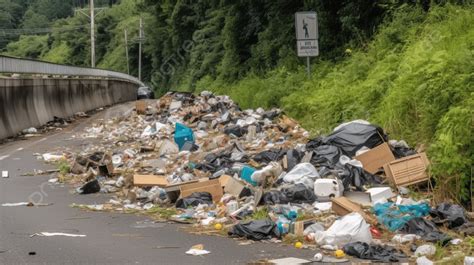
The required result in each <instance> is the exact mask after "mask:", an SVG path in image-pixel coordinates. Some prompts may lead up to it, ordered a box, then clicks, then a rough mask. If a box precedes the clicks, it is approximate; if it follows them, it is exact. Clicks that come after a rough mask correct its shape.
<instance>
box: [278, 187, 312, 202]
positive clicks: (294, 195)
mask: <svg viewBox="0 0 474 265" xmlns="http://www.w3.org/2000/svg"><path fill="white" fill-rule="evenodd" d="M281 191H282V193H283V195H284V196H285V197H286V198H288V202H292V203H313V202H315V201H316V195H314V191H313V190H312V189H308V188H307V187H306V186H305V185H304V184H302V183H298V184H295V185H292V186H291V187H288V188H283V189H282V190H281Z"/></svg>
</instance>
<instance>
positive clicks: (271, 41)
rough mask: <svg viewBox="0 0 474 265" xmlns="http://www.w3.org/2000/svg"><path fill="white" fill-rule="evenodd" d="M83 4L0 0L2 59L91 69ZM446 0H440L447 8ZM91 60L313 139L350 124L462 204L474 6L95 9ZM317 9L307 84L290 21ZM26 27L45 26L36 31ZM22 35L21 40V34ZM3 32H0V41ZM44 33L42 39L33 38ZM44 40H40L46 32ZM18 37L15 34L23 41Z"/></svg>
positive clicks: (158, 2)
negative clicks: (315, 52) (368, 125)
mask: <svg viewBox="0 0 474 265" xmlns="http://www.w3.org/2000/svg"><path fill="white" fill-rule="evenodd" d="M87 2H88V1H86V0H76V1H59V0H0V28H3V29H10V31H5V30H4V31H3V32H4V33H5V32H6V33H8V34H6V35H5V34H4V38H3V39H2V42H0V49H3V52H4V53H5V54H9V55H14V56H19V57H30V58H38V59H43V60H48V61H53V62H58V63H67V64H73V65H83V66H88V65H89V64H90V59H89V58H90V48H89V47H90V44H89V41H90V39H89V38H90V37H89V24H88V18H86V17H85V16H83V15H80V14H74V12H73V8H79V7H87ZM448 2H449V3H448ZM96 3H97V5H98V6H108V7H109V8H108V9H107V10H105V11H104V12H102V13H101V14H100V15H98V16H97V18H96V22H97V42H96V46H97V47H96V52H97V62H98V66H99V67H102V68H108V69H114V70H118V71H122V72H126V70H127V61H126V59H125V49H126V47H125V44H124V30H125V29H126V30H128V36H129V46H128V47H127V48H128V51H129V54H130V60H129V63H130V71H131V74H133V75H137V66H138V24H139V18H140V17H142V18H143V20H144V25H145V42H144V54H143V58H144V59H143V68H144V69H143V76H144V79H145V81H148V82H149V83H150V84H152V85H153V86H154V88H155V89H156V90H157V91H158V92H159V93H163V92H166V91H168V90H176V89H179V90H188V91H200V90H203V89H211V90H214V91H216V92H218V93H223V94H229V95H231V96H232V97H233V98H234V99H235V100H237V101H238V102H239V103H240V104H241V105H242V106H243V107H257V106H263V107H273V106H280V107H282V108H284V109H285V111H287V112H288V113H289V114H290V115H291V116H293V117H295V118H297V119H299V120H301V121H302V122H303V124H304V125H305V127H306V128H309V129H311V130H312V132H313V133H314V134H318V133H326V132H329V130H330V129H331V128H332V127H333V126H335V125H337V124H339V123H341V122H344V121H348V120H351V119H356V118H363V119H367V120H369V121H371V122H374V123H377V124H379V125H381V126H383V127H384V128H386V129H387V131H388V132H389V133H390V134H391V137H392V138H399V139H405V140H407V141H408V142H409V143H410V144H412V145H415V144H418V145H424V146H425V147H426V148H427V150H428V152H429V156H430V158H431V160H432V174H433V175H434V176H435V181H436V182H437V183H438V184H440V185H437V187H438V188H442V189H443V190H442V191H443V192H440V193H438V194H443V195H447V196H449V197H451V198H455V199H458V200H464V201H466V200H467V199H468V198H469V196H470V194H469V190H468V189H469V186H468V184H469V180H470V178H471V169H470V168H471V165H472V160H473V146H472V135H471V131H472V109H473V105H474V98H473V89H472V83H473V81H474V80H473V75H474V60H473V59H474V58H473V53H472V51H473V48H474V47H473V46H474V28H473V27H472V25H473V23H474V16H473V15H472V14H474V12H473V11H474V8H473V6H472V4H469V3H466V2H465V1H463V0H458V1H448V0H433V1H430V0H403V1H392V0H378V1H363V0H356V1H354V0H352V1H349V0H343V1H333V0H292V1H289V0H262V1H251V0H241V1H227V0H219V1H218V0H195V1H191V0H122V1H105V0H103V1H99V0H96ZM305 10H315V11H317V13H318V22H319V35H320V39H319V46H320V56H319V57H318V58H313V59H312V72H311V76H310V77H309V78H308V77H307V76H306V72H305V68H304V60H303V58H298V57H297V56H296V52H295V33H294V25H293V23H294V13H295V12H297V11H305ZM33 28H46V29H47V30H46V31H45V32H43V31H41V32H39V31H38V30H37V29H33ZM28 30H29V31H28ZM0 33H1V32H0ZM38 33H41V34H38ZM45 33H46V34H45ZM20 35H21V36H20Z"/></svg>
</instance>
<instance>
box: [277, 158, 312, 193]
mask: <svg viewBox="0 0 474 265" xmlns="http://www.w3.org/2000/svg"><path fill="white" fill-rule="evenodd" d="M317 178H320V176H319V173H318V171H317V170H316V168H315V167H314V166H313V165H311V164H310V163H300V164H298V165H296V166H295V167H294V168H293V169H292V170H291V171H290V172H288V173H287V174H286V175H285V176H284V177H283V181H285V182H287V183H293V184H297V183H303V184H304V185H305V186H306V187H308V188H309V189H313V187H314V181H315V180H316V179H317Z"/></svg>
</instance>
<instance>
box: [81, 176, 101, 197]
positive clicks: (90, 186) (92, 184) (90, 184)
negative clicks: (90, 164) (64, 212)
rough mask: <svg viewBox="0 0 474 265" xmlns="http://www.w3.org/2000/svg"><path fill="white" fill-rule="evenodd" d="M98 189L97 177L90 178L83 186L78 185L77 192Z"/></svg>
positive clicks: (88, 192)
mask: <svg viewBox="0 0 474 265" xmlns="http://www.w3.org/2000/svg"><path fill="white" fill-rule="evenodd" d="M99 191H100V184H99V181H98V180H97V179H94V180H91V181H89V182H87V183H86V184H84V186H82V187H80V188H79V189H77V192H78V193H79V194H91V193H97V192H99Z"/></svg>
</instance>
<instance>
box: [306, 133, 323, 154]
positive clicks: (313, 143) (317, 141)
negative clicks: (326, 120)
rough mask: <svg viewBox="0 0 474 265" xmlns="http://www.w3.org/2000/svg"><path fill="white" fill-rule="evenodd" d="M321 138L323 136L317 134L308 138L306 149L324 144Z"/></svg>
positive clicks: (310, 149)
mask: <svg viewBox="0 0 474 265" xmlns="http://www.w3.org/2000/svg"><path fill="white" fill-rule="evenodd" d="M323 139H324V137H321V136H319V137H316V138H313V139H311V140H309V141H308V142H307V143H306V146H305V149H306V151H313V150H314V149H316V148H318V146H321V145H324V143H323Z"/></svg>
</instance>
